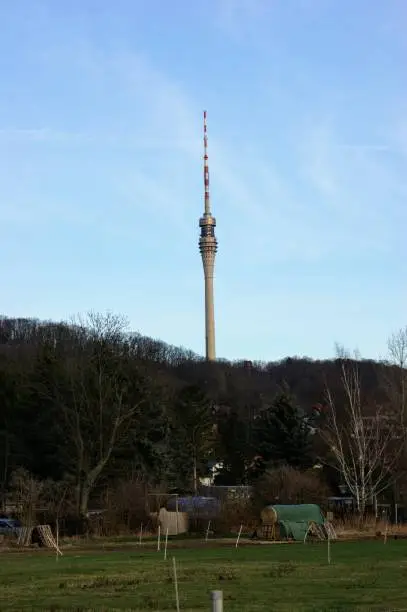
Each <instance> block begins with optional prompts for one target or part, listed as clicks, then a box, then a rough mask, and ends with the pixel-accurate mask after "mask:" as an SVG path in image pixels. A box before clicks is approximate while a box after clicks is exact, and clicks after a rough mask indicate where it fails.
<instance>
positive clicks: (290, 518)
mask: <svg viewBox="0 0 407 612" xmlns="http://www.w3.org/2000/svg"><path fill="white" fill-rule="evenodd" d="M261 520H262V521H263V524H267V525H270V524H278V526H279V530H280V538H287V539H292V540H304V538H305V535H306V533H307V531H308V528H309V526H310V524H311V523H315V524H316V525H319V526H321V527H322V526H323V525H324V524H325V518H324V515H323V514H322V511H321V508H320V507H319V506H317V505H316V504H292V505H291V504H290V505H275V506H267V507H266V508H264V510H263V511H262V513H261Z"/></svg>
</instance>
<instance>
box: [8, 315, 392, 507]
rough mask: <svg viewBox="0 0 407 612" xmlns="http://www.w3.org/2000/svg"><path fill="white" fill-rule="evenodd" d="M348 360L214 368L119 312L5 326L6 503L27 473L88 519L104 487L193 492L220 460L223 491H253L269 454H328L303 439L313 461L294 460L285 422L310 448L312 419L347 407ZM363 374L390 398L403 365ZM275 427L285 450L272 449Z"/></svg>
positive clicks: (382, 397)
mask: <svg viewBox="0 0 407 612" xmlns="http://www.w3.org/2000/svg"><path fill="white" fill-rule="evenodd" d="M342 361H343V360H339V359H337V360H331V361H313V360H311V359H307V358H299V357H288V358H286V359H283V360H281V361H279V362H270V363H259V362H256V361H245V362H228V361H223V360H222V361H217V362H215V363H207V362H206V361H204V360H203V359H202V358H200V357H198V356H197V355H195V354H193V353H192V352H190V351H188V350H186V349H183V348H177V347H173V346H169V345H167V344H165V343H164V342H161V341H159V340H153V339H151V338H148V337H144V336H142V335H140V334H129V333H128V332H127V331H126V326H125V324H124V321H123V320H122V319H121V318H120V317H116V316H115V315H110V314H108V315H97V314H91V315H88V316H86V317H85V318H84V320H77V321H76V322H75V323H72V324H66V323H52V322H42V321H37V320H31V319H11V318H2V319H1V322H0V411H1V413H0V478H1V482H0V487H1V490H2V492H3V495H5V494H6V491H7V488H8V487H9V485H10V478H11V475H12V474H13V472H14V471H15V470H16V469H17V468H20V467H24V468H25V469H26V470H28V471H29V472H30V473H32V474H34V475H35V476H36V477H37V478H39V479H47V478H51V479H53V480H54V481H60V480H63V479H68V480H70V481H71V482H73V483H74V484H75V487H76V491H77V492H78V508H79V510H80V511H81V512H84V511H86V508H87V506H88V503H89V498H90V497H91V496H92V494H93V492H94V491H95V489H97V487H99V486H101V484H103V483H106V482H111V481H114V480H115V479H118V478H119V479H123V478H127V477H130V474H132V475H133V476H134V474H135V473H137V477H138V478H139V479H142V480H143V481H144V482H148V483H150V484H152V483H154V484H159V485H160V486H162V487H168V488H170V487H179V488H183V489H187V488H193V487H194V486H196V479H197V475H199V474H201V473H202V474H203V473H205V470H206V469H207V465H208V461H210V460H212V461H221V462H222V463H223V464H224V466H225V468H224V471H225V474H224V479H223V482H227V483H228V484H236V483H243V482H246V481H247V479H248V474H247V465H248V463H250V459H251V457H253V456H255V455H256V454H258V453H259V452H260V449H261V448H263V451H262V455H263V456H266V455H267V457H268V461H271V462H273V461H277V460H278V462H279V463H282V462H284V463H287V464H289V465H290V464H291V465H297V466H298V467H306V466H307V465H309V463H310V462H311V461H312V458H313V457H314V456H316V452H317V451H316V449H315V448H313V449H312V448H311V447H312V445H313V444H314V442H312V441H309V440H303V442H304V448H303V453H304V456H303V458H302V459H301V457H298V453H299V452H300V451H301V449H298V451H294V449H293V451H292V453H293V454H292V457H290V456H289V454H290V449H289V448H288V447H289V444H288V442H287V440H285V438H284V435H287V434H284V435H283V429H281V428H282V425H281V419H283V420H284V419H287V423H288V421H289V419H291V421H290V423H291V424H290V427H291V428H292V429H291V431H292V435H291V434H290V435H289V438H288V440H290V439H292V440H294V439H299V438H298V436H297V434H298V432H300V430H301V431H302V429H301V427H303V423H302V421H301V419H302V418H303V417H302V416H301V415H303V414H308V415H310V414H312V411H313V407H315V406H316V405H322V406H323V405H324V402H325V401H326V389H327V388H329V390H330V392H331V393H332V394H333V396H335V398H336V402H337V406H338V410H340V406H341V403H343V397H344V393H343V384H342V381H341V363H342ZM358 367H359V372H360V378H361V381H362V383H363V393H364V401H365V402H366V403H367V404H373V403H377V402H385V401H387V400H388V395H386V394H385V393H384V391H385V389H384V387H385V385H384V384H383V380H384V378H383V372H384V371H385V370H386V371H391V368H389V367H388V366H384V365H380V366H379V364H376V363H375V362H373V361H361V362H360V363H358ZM385 378H386V380H387V379H388V378H389V377H388V376H387V377H385ZM279 394H280V395H279ZM276 396H278V397H279V399H278V401H277V408H276V410H280V409H281V414H282V415H283V416H282V417H281V418H280V417H279V418H280V420H279V423H280V425H276V423H274V424H273V423H271V421H270V418H269V417H267V419H268V420H267V419H265V420H264V421H263V424H262V427H260V426H259V423H260V422H261V419H260V421H259V420H258V419H257V420H256V417H257V416H259V415H261V414H266V412H267V410H268V409H269V408H270V406H275V402H276ZM273 402H274V404H273ZM273 409H274V408H273ZM270 423H271V424H270ZM214 424H215V425H216V428H215V429H216V435H215V434H214ZM273 427H274V430H273ZM276 427H277V429H278V427H280V429H281V431H280V433H279V432H278V431H277V432H276ZM267 428H271V429H270V431H272V430H273V431H274V433H273V435H272V436H271V438H270V440H272V439H273V440H274V441H269V442H267V444H268V446H267V445H266V446H267V448H266V447H265V444H266V442H265V440H264V439H262V436H263V438H264V431H265V430H266V429H267ZM296 428H297V429H298V431H297V430H295V429H296ZM286 429H287V427H285V429H284V431H285V430H286ZM294 430H295V431H294ZM191 432H193V434H192V433H191ZM262 432H263V433H262ZM277 434H278V435H277ZM301 435H302V433H301ZM273 436H274V437H273ZM296 436H297V437H296ZM301 439H302V438H301ZM191 440H193V441H191ZM273 445H274V446H273ZM279 445H280V446H281V448H280V449H278V448H277V447H278V446H279ZM283 447H284V448H285V450H284V452H283V450H282V448H283ZM264 448H266V450H264ZM301 452H302V451H301ZM318 452H320V450H319V451H318Z"/></svg>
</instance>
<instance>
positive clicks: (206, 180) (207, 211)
mask: <svg viewBox="0 0 407 612" xmlns="http://www.w3.org/2000/svg"><path fill="white" fill-rule="evenodd" d="M204 185H205V215H210V214H211V202H210V197H209V166H208V134H207V127H206V111H204Z"/></svg>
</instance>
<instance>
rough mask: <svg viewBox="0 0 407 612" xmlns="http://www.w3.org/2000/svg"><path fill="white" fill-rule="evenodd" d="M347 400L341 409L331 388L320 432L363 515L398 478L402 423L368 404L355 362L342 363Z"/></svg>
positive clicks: (342, 376)
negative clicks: (363, 395) (367, 507)
mask: <svg viewBox="0 0 407 612" xmlns="http://www.w3.org/2000/svg"><path fill="white" fill-rule="evenodd" d="M341 379H342V385H343V391H344V396H345V402H344V407H343V411H342V412H341V413H339V412H338V410H337V406H336V403H335V400H334V398H333V396H332V394H331V392H330V390H329V389H327V404H328V414H327V418H326V422H325V423H324V424H323V426H322V427H321V430H320V433H321V436H322V438H323V439H324V440H325V442H326V443H327V445H328V447H329V449H330V452H331V456H332V458H333V461H332V466H333V467H334V468H336V469H337V470H338V471H339V473H340V474H341V476H342V478H343V480H344V482H345V483H346V485H347V487H348V489H349V491H350V493H351V494H352V495H353V497H354V498H355V500H356V505H357V509H358V512H359V513H360V514H363V513H364V511H365V508H366V505H367V504H368V503H369V501H370V500H373V498H374V497H376V496H377V495H379V494H380V493H381V492H382V491H384V490H385V489H386V488H387V487H388V486H389V484H390V483H391V481H392V479H393V478H394V474H393V471H394V467H395V465H396V463H397V458H398V455H399V448H400V447H401V440H400V438H401V437H404V434H402V433H401V431H400V426H399V422H398V421H396V420H395V419H394V416H393V415H391V414H388V413H386V411H385V410H384V409H383V408H382V407H380V406H377V405H376V406H369V407H368V406H365V405H364V402H363V399H362V393H361V380H360V374H359V369H358V366H357V363H356V362H355V361H353V360H352V361H351V360H349V359H345V360H343V361H342V364H341Z"/></svg>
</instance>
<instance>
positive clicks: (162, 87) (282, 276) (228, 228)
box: [0, 0, 407, 360]
mask: <svg viewBox="0 0 407 612" xmlns="http://www.w3.org/2000/svg"><path fill="white" fill-rule="evenodd" d="M0 22H1V24H2V36H1V38H0V76H1V78H0V213H1V228H2V240H1V243H0V249H1V252H2V253H1V254H2V259H1V260H2V267H1V276H2V283H1V284H2V290H3V291H2V296H1V302H0V303H1V307H0V310H1V311H2V312H3V313H4V314H6V315H9V316H33V317H39V318H50V319H58V320H60V319H67V318H69V317H70V316H71V315H73V314H76V313H85V312H86V311H88V310H96V311H100V312H104V311H106V310H111V311H114V312H115V313H120V314H125V315H126V316H127V317H128V319H129V322H130V327H131V328H132V329H134V330H138V331H140V332H141V333H144V334H147V335H150V336H153V337H158V338H161V339H163V340H166V341H167V342H170V343H173V344H178V345H184V346H187V347H188V348H191V349H192V350H194V351H197V352H199V353H202V352H203V350H204V329H203V321H204V318H203V273H202V264H201V261H200V256H199V252H198V237H199V231H198V219H199V216H200V215H201V214H202V211H203V172H202V111H203V109H207V111H208V136H209V163H210V179H211V197H212V207H213V212H214V214H215V215H216V218H217V223H218V226H217V237H218V241H219V252H218V257H217V262H216V280H215V282H216V286H215V308H216V325H217V353H218V356H219V357H226V358H232V359H234V358H240V357H242V358H250V359H253V360H254V359H262V360H273V359H279V358H282V357H284V356H287V355H308V356H310V357H315V358H317V357H330V356H333V353H334V343H335V342H339V343H341V344H343V345H345V346H347V347H349V348H350V349H354V348H358V349H359V350H360V352H361V354H362V356H364V357H380V356H384V355H385V353H386V342H387V337H388V336H389V335H390V333H391V332H392V331H394V330H396V329H398V328H400V327H403V326H405V325H406V324H407V315H406V303H407V282H406V267H405V261H406V257H407V241H406V238H405V236H406V226H407V207H406V196H407V172H406V162H407V111H406V109H407V105H406V102H407V79H406V76H405V65H406V55H407V43H406V37H405V31H406V27H407V3H406V2H405V0H386V2H373V1H372V0H352V1H351V0H206V1H205V2H190V1H189V0H173V1H172V2H167V1H166V0H148V1H147V0H115V2H111V1H110V0H70V1H69V2H57V1H55V0H43V1H40V0H38V1H37V0H15V1H14V2H12V1H11V0H8V1H7V0H0Z"/></svg>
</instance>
